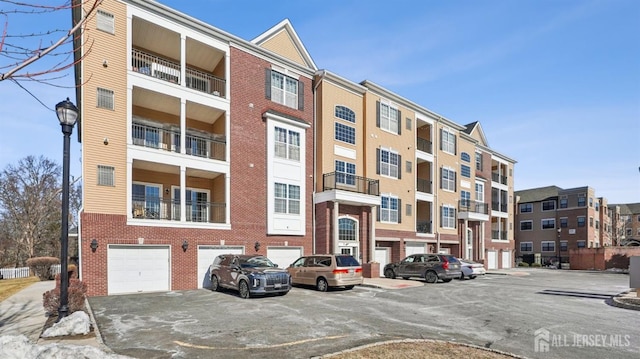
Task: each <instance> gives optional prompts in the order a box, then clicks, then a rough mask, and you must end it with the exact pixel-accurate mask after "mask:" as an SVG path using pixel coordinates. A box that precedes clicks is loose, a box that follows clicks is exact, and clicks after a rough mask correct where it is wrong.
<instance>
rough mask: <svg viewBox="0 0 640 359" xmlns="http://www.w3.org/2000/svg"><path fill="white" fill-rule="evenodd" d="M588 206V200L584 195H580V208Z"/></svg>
mask: <svg viewBox="0 0 640 359" xmlns="http://www.w3.org/2000/svg"><path fill="white" fill-rule="evenodd" d="M586 205H587V198H586V197H585V196H584V195H578V207H584V206H586Z"/></svg>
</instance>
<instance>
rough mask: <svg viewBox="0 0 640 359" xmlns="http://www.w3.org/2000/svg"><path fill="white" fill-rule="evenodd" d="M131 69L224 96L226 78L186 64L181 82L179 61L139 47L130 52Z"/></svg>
mask: <svg viewBox="0 0 640 359" xmlns="http://www.w3.org/2000/svg"><path fill="white" fill-rule="evenodd" d="M131 69H132V70H133V71H135V72H137V73H140V74H143V75H147V76H151V77H155V78H158V79H161V80H164V81H167V82H171V83H175V84H178V85H184V86H186V87H187V88H190V89H194V90H197V91H200V92H205V93H208V94H211V95H214V96H219V97H224V98H226V93H225V90H226V80H224V79H221V78H219V77H216V76H214V75H213V74H211V73H207V72H204V71H201V70H199V69H196V68H193V67H190V66H187V67H186V71H185V81H184V83H183V81H182V80H181V78H180V63H179V62H175V61H172V60H169V59H166V58H162V57H160V56H157V55H153V54H151V53H148V52H145V51H142V50H139V49H133V50H132V52H131Z"/></svg>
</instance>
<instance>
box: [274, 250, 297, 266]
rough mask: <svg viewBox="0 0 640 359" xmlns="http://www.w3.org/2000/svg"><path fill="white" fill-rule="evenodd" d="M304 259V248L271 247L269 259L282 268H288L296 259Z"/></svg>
mask: <svg viewBox="0 0 640 359" xmlns="http://www.w3.org/2000/svg"><path fill="white" fill-rule="evenodd" d="M300 257H302V247H269V248H267V258H269V259H270V260H271V261H272V262H273V263H275V264H277V265H278V267H280V268H287V267H288V266H289V265H290V264H291V263H293V262H295V261H296V259H298V258H300Z"/></svg>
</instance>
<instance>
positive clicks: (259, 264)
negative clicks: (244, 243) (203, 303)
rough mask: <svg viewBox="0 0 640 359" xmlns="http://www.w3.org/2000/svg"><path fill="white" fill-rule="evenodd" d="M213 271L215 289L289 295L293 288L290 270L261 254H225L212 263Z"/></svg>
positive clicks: (212, 281) (213, 286)
mask: <svg viewBox="0 0 640 359" xmlns="http://www.w3.org/2000/svg"><path fill="white" fill-rule="evenodd" d="M209 273H211V289H212V290H214V291H219V290H220V288H228V289H233V290H236V291H238V293H239V294H240V297H241V298H249V297H252V296H256V295H265V294H278V295H285V294H287V293H289V290H290V289H291V277H290V276H289V273H287V271H286V270H285V269H282V268H278V266H277V265H275V264H273V263H272V262H271V261H270V260H269V258H267V257H265V256H261V255H257V254H253V255H252V254H221V255H219V256H217V257H216V259H215V260H214V261H213V264H211V265H210V266H209Z"/></svg>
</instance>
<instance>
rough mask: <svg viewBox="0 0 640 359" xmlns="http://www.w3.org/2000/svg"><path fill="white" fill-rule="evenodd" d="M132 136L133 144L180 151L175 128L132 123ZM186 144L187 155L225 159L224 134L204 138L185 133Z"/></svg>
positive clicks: (178, 134) (178, 135) (177, 133)
mask: <svg viewBox="0 0 640 359" xmlns="http://www.w3.org/2000/svg"><path fill="white" fill-rule="evenodd" d="M132 137H133V144H134V145H138V146H144V147H149V148H158V149H162V150H165V151H170V152H176V153H180V132H178V131H176V130H171V129H166V128H162V127H160V126H150V125H143V124H139V123H134V124H133V125H132ZM186 145H187V150H186V153H187V154H188V155H192V156H198V157H205V158H210V159H214V160H219V161H224V160H226V149H227V144H226V141H225V140H224V136H221V135H212V136H211V137H210V138H206V137H204V136H198V135H193V134H189V133H187V137H186Z"/></svg>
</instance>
